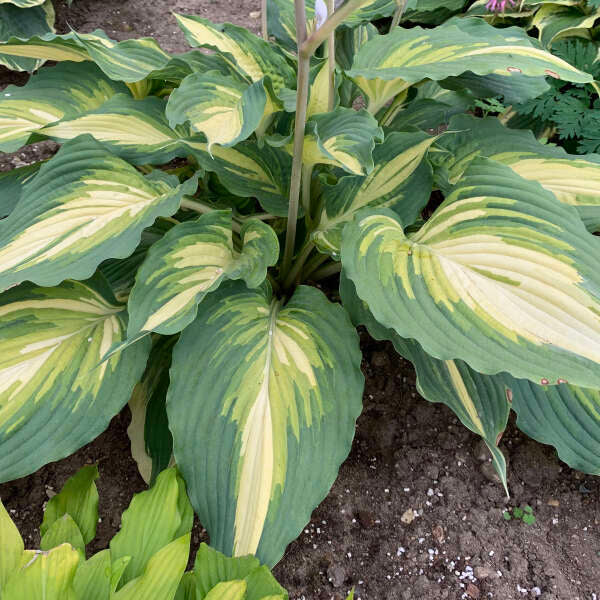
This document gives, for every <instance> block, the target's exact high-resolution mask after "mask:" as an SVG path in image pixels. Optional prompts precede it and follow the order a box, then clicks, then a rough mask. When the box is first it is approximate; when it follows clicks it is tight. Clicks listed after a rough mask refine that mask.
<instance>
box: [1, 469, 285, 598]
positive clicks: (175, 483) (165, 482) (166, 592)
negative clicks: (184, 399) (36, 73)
mask: <svg viewBox="0 0 600 600" xmlns="http://www.w3.org/2000/svg"><path fill="white" fill-rule="evenodd" d="M97 477H98V470H97V468H96V467H95V466H89V467H83V468H82V469H81V470H80V471H78V472H77V473H76V474H75V475H74V476H73V477H71V479H69V480H68V481H67V483H66V484H65V486H64V487H63V489H62V491H61V492H60V493H59V494H57V495H56V496H54V497H53V498H51V499H50V501H49V502H48V504H47V506H46V509H45V511H44V520H43V522H42V526H41V545H40V550H25V549H24V545H23V540H22V538H21V536H20V534H19V531H18V529H17V528H16V526H15V524H14V523H13V522H12V520H11V518H10V516H9V514H8V512H7V511H6V509H5V508H4V506H3V505H2V502H0V540H1V548H0V599H1V600H38V599H39V600H42V599H43V600H205V599H206V600H223V599H224V598H227V599H231V600H245V599H246V598H248V599H250V598H252V599H256V600H287V598H288V594H287V592H286V591H285V590H284V589H283V588H282V587H281V586H280V585H279V584H278V583H277V581H276V580H275V578H274V577H273V575H272V574H271V572H270V571H269V569H268V568H267V567H265V566H261V565H260V563H259V561H258V560H257V559H256V558H255V557H253V556H244V557H239V558H227V557H226V556H224V555H223V554H221V553H220V552H217V551H216V550H214V549H212V548H210V547H209V546H207V545H206V544H202V545H201V546H200V548H199V550H198V552H197V554H196V560H195V563H194V569H193V570H192V571H188V572H187V573H186V572H185V568H186V565H187V563H188V558H189V551H190V530H191V528H192V521H193V511H192V507H191V505H190V503H189V500H188V499H187V496H186V493H185V484H184V483H183V480H182V479H181V478H180V477H179V475H178V474H177V473H176V471H175V469H173V468H171V469H168V470H166V471H163V472H162V473H161V474H160V475H159V476H158V478H157V479H156V483H155V484H154V486H153V487H152V488H150V489H149V490H147V491H145V492H141V493H140V494H136V495H135V496H134V497H133V500H132V501H131V504H130V506H129V508H128V509H127V510H126V511H125V512H124V513H123V518H122V525H121V529H120V531H119V532H118V533H117V534H116V535H115V537H113V539H112V540H111V542H110V548H107V549H106V550H102V551H100V552H98V553H96V554H94V555H93V556H89V557H88V556H86V549H85V547H86V544H89V542H90V541H92V539H93V538H94V536H95V535H96V524H97V522H98V491H97V489H96V485H95V483H94V481H95V479H97Z"/></svg>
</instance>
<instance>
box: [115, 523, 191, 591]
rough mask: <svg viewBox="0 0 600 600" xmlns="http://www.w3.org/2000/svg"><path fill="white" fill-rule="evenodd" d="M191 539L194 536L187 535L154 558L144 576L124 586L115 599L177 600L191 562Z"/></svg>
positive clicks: (167, 546)
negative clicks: (178, 590)
mask: <svg viewBox="0 0 600 600" xmlns="http://www.w3.org/2000/svg"><path fill="white" fill-rule="evenodd" d="M190 539H191V534H190V533H187V534H185V535H182V536H181V537H179V538H177V539H176V540H174V541H172V542H171V543H170V544H168V545H166V546H164V547H163V548H161V549H160V550H159V551H158V552H156V553H155V554H154V555H153V556H152V557H151V558H150V560H149V561H148V564H147V565H146V568H145V571H144V573H143V575H141V576H140V577H137V578H136V579H134V580H133V581H130V582H129V583H128V584H127V585H125V586H123V587H122V588H121V589H120V590H118V591H117V593H116V594H113V595H111V598H112V599H113V600H140V599H141V598H143V599H144V600H173V598H175V594H176V593H177V588H178V587H179V581H180V580H181V577H182V576H183V572H184V571H185V566H186V565H187V562H188V556H189V553H190ZM130 564H131V563H130Z"/></svg>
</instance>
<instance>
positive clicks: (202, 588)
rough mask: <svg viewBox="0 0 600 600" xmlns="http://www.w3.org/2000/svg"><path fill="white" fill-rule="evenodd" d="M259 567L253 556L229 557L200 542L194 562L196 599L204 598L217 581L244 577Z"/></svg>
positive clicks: (258, 562) (201, 599)
mask: <svg viewBox="0 0 600 600" xmlns="http://www.w3.org/2000/svg"><path fill="white" fill-rule="evenodd" d="M259 567H260V561H259V560H258V558H256V557H255V556H251V555H248V556H237V557H234V558H229V557H228V556H225V555H224V554H221V552H219V551H218V550H215V549H214V548H211V547H210V546H208V545H207V544H205V543H202V544H200V548H198V552H197V554H196V562H195V563H194V573H195V577H196V597H197V600H204V599H205V598H206V596H207V594H208V593H209V592H210V590H212V589H213V588H214V587H215V586H216V585H217V584H218V583H219V582H221V581H232V580H235V579H238V580H239V579H244V578H245V577H247V576H248V575H249V574H250V573H252V571H254V570H256V569H258V568H259Z"/></svg>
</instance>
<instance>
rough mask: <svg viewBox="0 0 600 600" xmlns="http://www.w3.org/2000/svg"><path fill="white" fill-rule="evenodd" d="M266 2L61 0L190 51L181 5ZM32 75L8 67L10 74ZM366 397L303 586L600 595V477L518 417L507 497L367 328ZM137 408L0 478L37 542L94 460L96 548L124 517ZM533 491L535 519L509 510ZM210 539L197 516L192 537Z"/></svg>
mask: <svg viewBox="0 0 600 600" xmlns="http://www.w3.org/2000/svg"><path fill="white" fill-rule="evenodd" d="M258 5H259V2H258V1H257V0H251V1H244V0H229V1H227V2H224V1H211V0H126V1H122V0H121V1H116V0H105V1H101V2H100V1H98V0H77V1H76V2H75V3H73V5H72V7H71V8H70V9H68V8H67V7H66V5H65V4H64V3H63V2H62V1H61V2H58V3H57V13H58V27H59V30H60V31H65V30H66V28H67V24H68V26H71V27H73V28H74V29H76V30H79V31H92V30H93V29H95V28H97V27H100V28H103V29H104V30H105V31H106V32H107V33H108V34H109V35H110V36H111V37H113V38H116V39H125V38H129V37H134V36H145V35H152V36H154V37H155V38H156V39H157V40H158V41H159V43H160V44H161V45H162V46H163V48H165V49H166V50H168V51H171V52H181V51H184V50H186V49H187V48H186V45H185V42H184V39H183V36H182V35H181V34H180V33H179V31H178V30H177V26H176V24H175V21H174V19H173V18H172V16H171V14H170V11H176V12H183V13H190V14H192V13H193V14H200V15H202V16H205V17H207V18H210V19H212V20H214V21H225V20H227V21H231V22H234V23H238V24H241V25H244V26H247V27H248V26H249V27H250V28H252V29H253V30H255V31H256V30H257V29H258V27H259V14H258ZM24 80H25V78H24V77H23V76H20V75H16V76H15V75H12V74H8V73H6V72H3V73H2V72H0V87H1V86H2V85H1V84H6V83H22V82H24ZM52 151H53V146H52V144H49V143H45V144H42V145H38V146H36V147H29V148H26V149H24V150H21V151H19V152H18V153H15V154H13V155H4V156H2V155H0V170H5V169H7V168H12V167H13V166H19V165H21V164H27V163H29V162H33V161H35V160H39V159H40V158H42V157H45V156H48V155H49V154H51V153H52ZM361 342H362V347H363V351H364V356H365V359H364V361H363V371H364V374H365V376H366V388H365V396H364V411H363V414H362V416H361V417H360V419H359V421H358V426H357V432H356V438H355V442H354V446H353V449H352V452H351V454H350V456H349V457H348V459H347V460H346V462H345V463H344V464H343V466H342V468H341V470H340V474H339V477H338V480H337V481H336V483H335V485H334V486H333V488H332V490H331V492H330V494H329V496H328V497H327V498H326V499H325V501H324V502H323V503H322V505H321V506H320V507H319V508H317V509H316V510H315V512H314V514H313V517H312V519H311V522H310V523H309V524H307V526H306V528H305V530H304V532H303V534H302V535H301V536H300V537H299V539H298V540H296V541H295V542H294V543H292V544H291V545H290V546H289V548H288V551H287V553H286V556H285V557H284V559H283V560H282V561H281V562H280V564H279V565H277V567H276V569H275V574H276V576H277V577H278V579H279V580H280V582H281V583H282V584H283V585H284V586H286V587H287V588H288V590H289V592H290V598H292V599H293V600H301V599H305V600H331V599H333V600H343V599H344V598H345V596H346V593H347V592H348V590H349V589H350V588H351V587H352V586H355V588H356V596H355V597H356V598H357V599H362V600H387V599H389V600H412V599H416V600H437V599H441V600H458V599H463V598H466V599H472V600H477V599H480V598H481V599H484V598H497V599H501V600H513V599H515V600H516V599H524V598H541V599H542V600H598V599H599V598H600V479H599V478H597V477H593V476H588V475H585V474H583V473H579V472H577V471H574V470H572V469H570V468H568V467H567V466H566V465H564V464H563V463H561V462H560V461H559V460H558V459H557V457H556V454H555V452H554V450H553V449H552V448H550V447H548V446H543V445H541V444H538V443H537V442H535V441H533V440H530V439H528V438H527V437H526V436H524V435H523V434H522V433H520V432H519V431H518V430H517V429H516V428H515V427H514V426H513V424H512V423H511V424H510V425H509V427H508V429H507V431H506V433H505V434H504V437H503V442H502V444H503V449H504V451H505V453H506V455H507V458H508V459H509V469H508V472H509V479H508V481H509V486H510V491H511V498H510V499H507V498H505V496H504V492H503V490H502V487H501V486H500V484H499V483H498V482H497V481H495V480H494V475H493V472H492V469H491V464H490V462H489V459H488V456H487V454H486V452H485V451H484V449H483V448H482V446H481V444H480V442H479V441H478V438H477V436H475V435H473V434H472V433H471V432H469V431H468V430H466V429H465V428H464V427H463V426H462V425H461V424H460V423H459V422H458V420H457V419H456V418H455V416H454V415H453V413H452V412H451V411H450V410H449V409H447V408H446V407H445V406H442V405H434V404H430V403H428V402H427V401H425V400H423V399H422V398H420V397H419V395H418V393H417V391H416V389H415V385H414V382H415V376H414V370H413V368H412V366H411V364H410V363H408V362H407V361H405V360H403V359H402V358H400V357H399V356H398V355H396V354H395V352H394V350H393V348H392V347H391V346H390V345H389V344H387V343H384V342H375V341H374V340H372V339H371V338H370V337H369V336H368V335H367V334H366V333H365V332H361ZM128 422H129V413H128V410H127V409H125V410H124V411H123V412H122V413H121V414H120V415H119V416H117V417H115V419H114V420H113V422H112V424H111V426H110V428H109V429H108V430H107V431H106V432H105V433H103V434H102V435H101V436H100V437H98V438H97V439H96V440H95V441H94V442H92V443H91V444H89V445H88V446H86V447H84V448H82V449H81V450H80V451H79V452H77V453H76V454H74V455H73V456H71V457H69V458H66V459H64V460H62V461H59V462H56V463H52V464H50V465H47V466H46V467H44V468H43V469H40V470H39V471H38V472H36V473H34V474H33V475H31V476H29V477H26V478H23V479H20V480H17V481H14V482H10V483H6V484H3V485H0V497H1V498H2V501H3V502H4V503H5V505H6V506H7V508H8V509H9V510H10V511H11V514H12V516H13V518H14V519H15V521H16V522H17V524H18V525H19V528H20V530H21V531H22V533H23V536H24V538H25V540H26V544H27V545H28V546H29V547H36V545H37V544H38V543H39V535H38V527H39V524H40V523H41V519H42V508H43V505H44V503H45V502H46V501H47V499H48V498H49V497H51V496H52V495H53V494H54V493H56V492H57V491H58V490H59V489H60V487H61V486H62V485H63V483H64V482H65V480H66V479H67V478H68V477H69V476H70V475H72V474H73V473H74V472H75V471H76V470H77V469H78V468H79V467H81V466H82V465H83V464H86V463H98V465H99V469H100V479H99V481H98V488H99V492H100V517H101V522H100V523H99V526H98V535H97V538H96V540H95V541H94V542H92V544H91V545H90V548H89V549H90V550H91V551H97V550H99V549H102V548H104V547H106V546H107V545H108V542H109V540H110V538H111V537H112V536H113V535H114V533H115V532H116V531H117V529H118V527H119V523H120V515H121V512H122V511H123V510H124V509H125V508H126V507H127V505H128V504H129V501H130V499H131V496H132V495H133V494H134V493H135V492H138V491H140V490H142V489H144V483H143V481H142V480H141V478H140V477H139V475H138V473H137V468H136V465H135V463H134V462H133V460H132V459H131V457H130V453H129V441H128V438H127V435H126V431H125V429H126V427H127V424H128ZM524 505H530V506H531V507H532V508H533V510H534V514H535V517H536V522H535V524H533V525H525V524H524V523H522V522H520V521H516V520H511V521H506V520H505V519H504V518H503V512H504V511H505V510H506V509H511V508H514V507H517V506H524ZM205 538H206V533H205V532H204V530H203V529H202V528H201V526H200V525H199V524H197V525H196V527H195V529H194V536H193V542H194V545H195V546H196V547H197V545H198V544H199V543H200V541H201V540H204V539H205Z"/></svg>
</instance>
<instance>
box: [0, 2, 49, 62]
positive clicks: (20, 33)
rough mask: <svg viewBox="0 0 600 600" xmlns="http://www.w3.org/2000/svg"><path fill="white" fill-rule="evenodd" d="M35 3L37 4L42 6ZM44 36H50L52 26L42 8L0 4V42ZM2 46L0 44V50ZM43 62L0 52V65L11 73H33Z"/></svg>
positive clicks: (13, 3)
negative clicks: (16, 38) (14, 38)
mask: <svg viewBox="0 0 600 600" xmlns="http://www.w3.org/2000/svg"><path fill="white" fill-rule="evenodd" d="M43 2H44V0H41V2H37V4H38V5H39V4H42V3H43ZM44 34H52V24H51V23H49V22H48V13H47V12H46V10H45V9H44V7H43V6H34V5H32V4H30V7H29V8H26V7H25V5H24V4H21V3H19V4H17V3H16V2H12V3H10V4H7V3H6V2H0V42H5V41H6V40H8V39H9V38H11V37H12V36H15V37H20V38H28V37H31V36H38V35H44ZM1 47H2V44H0V48H1ZM43 62H44V61H43V60H34V59H31V58H26V57H25V56H22V57H18V56H14V55H13V56H11V55H7V54H4V52H2V51H0V65H2V66H4V67H7V68H9V69H11V70H13V71H35V70H36V69H37V68H38V67H40V66H41V64H42V63H43Z"/></svg>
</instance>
